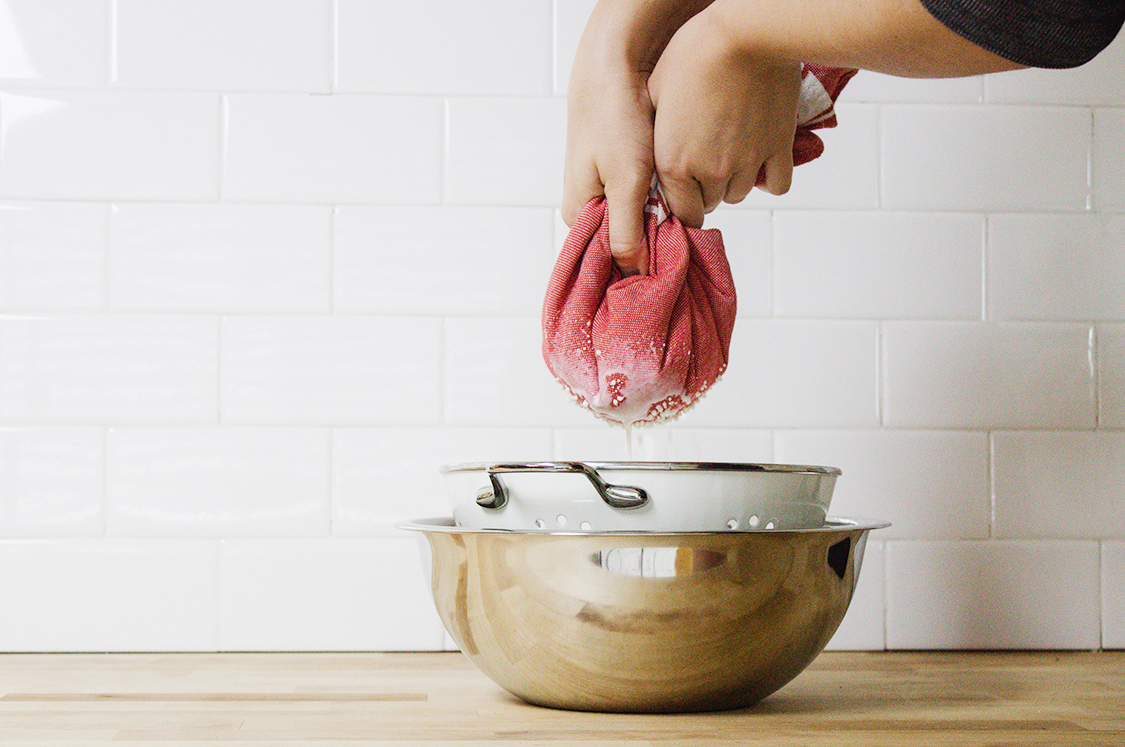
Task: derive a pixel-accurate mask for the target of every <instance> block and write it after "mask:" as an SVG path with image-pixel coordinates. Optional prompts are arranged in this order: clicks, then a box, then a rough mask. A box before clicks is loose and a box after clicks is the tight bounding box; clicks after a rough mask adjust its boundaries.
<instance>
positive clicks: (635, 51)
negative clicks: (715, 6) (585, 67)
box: [580, 0, 712, 74]
mask: <svg viewBox="0 0 1125 747" xmlns="http://www.w3.org/2000/svg"><path fill="white" fill-rule="evenodd" d="M711 2H712V0H600V1H599V2H598V4H597V6H595V8H594V10H593V12H592V13H591V15H590V20H589V21H588V22H587V24H586V29H585V31H584V32H583V34H582V40H581V41H580V54H586V55H589V57H590V59H592V60H597V61H598V64H600V65H602V66H604V67H606V68H609V69H619V70H626V71H628V72H634V73H636V72H639V73H643V74H647V73H649V72H651V71H652V69H653V68H654V67H655V66H656V61H657V60H658V59H659V58H660V54H661V53H662V52H663V51H664V47H665V46H667V44H668V41H669V40H670V39H671V38H672V35H673V34H675V33H676V30H677V29H679V28H680V26H682V25H683V24H684V23H685V22H687V20H688V19H690V18H691V17H692V16H694V15H695V14H696V13H698V12H699V11H701V10H703V9H704V8H706V7H707V6H708V5H710V4H711Z"/></svg>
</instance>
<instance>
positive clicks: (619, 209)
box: [562, 61, 655, 275]
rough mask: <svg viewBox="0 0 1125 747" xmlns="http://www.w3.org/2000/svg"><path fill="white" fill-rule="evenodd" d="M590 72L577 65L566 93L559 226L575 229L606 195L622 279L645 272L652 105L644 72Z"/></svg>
mask: <svg viewBox="0 0 1125 747" xmlns="http://www.w3.org/2000/svg"><path fill="white" fill-rule="evenodd" d="M588 68H589V66H587V65H583V64H582V63H581V62H579V61H576V62H575V68H574V71H573V72H572V74H571V80H570V90H569V92H568V95H567V134H566V161H565V164H564V171H563V174H564V176H563V203H562V211H563V220H565V221H566V223H567V225H572V224H573V223H574V220H575V219H576V218H577V217H578V214H579V213H580V212H581V211H582V208H583V207H584V206H585V205H586V203H587V202H589V201H590V200H591V199H593V198H595V197H599V196H601V195H605V198H606V212H607V218H608V222H609V245H610V251H611V252H612V254H613V259H614V262H615V263H616V264H617V267H618V269H619V270H621V273H622V274H623V275H636V274H645V273H647V272H648V243H647V241H646V240H645V231H644V205H645V200H646V199H647V198H648V192H649V187H650V185H651V182H652V174H653V171H654V168H655V166H654V163H653V155H652V153H653V151H652V119H653V109H652V103H651V101H650V100H649V96H648V91H647V89H646V87H645V82H644V81H645V79H644V76H643V75H642V74H627V73H626V74H622V73H621V72H616V73H609V74H608V75H607V72H606V71H605V70H604V69H600V70H599V69H594V70H591V69H588ZM607 77H608V78H609V79H608V80H607V79H606V78H607Z"/></svg>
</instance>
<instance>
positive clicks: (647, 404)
mask: <svg viewBox="0 0 1125 747" xmlns="http://www.w3.org/2000/svg"><path fill="white" fill-rule="evenodd" d="M855 72H856V71H855V70H848V69H841V68H826V67H820V66H815V65H805V66H804V67H803V69H802V85H801V94H800V99H799V105H798V111H797V124H798V127H797V133H796V136H795V138H794V141H793V162H794V165H799V164H802V163H807V162H808V161H811V160H813V159H814V158H817V157H818V156H819V155H820V154H821V153H822V152H823V150H824V143H823V141H821V139H820V137H818V136H817V135H816V134H815V133H814V132H813V130H816V129H820V128H822V127H834V126H835V125H836V114H835V108H834V105H835V101H836V98H837V96H839V94H840V91H841V90H843V88H844V85H845V84H846V83H847V81H848V80H849V79H850V78H851V77H852V76H853V75H854V74H855ZM645 237H646V240H647V242H648V250H649V267H648V275H636V276H632V277H622V276H621V273H620V271H619V270H618V269H617V267H616V265H615V264H614V262H613V256H612V254H611V253H610V248H609V221H608V220H607V216H606V203H605V199H604V198H602V197H599V198H595V199H593V200H591V201H590V202H589V203H587V205H586V206H585V207H584V208H583V210H582V212H581V214H580V215H579V216H578V218H577V220H576V221H575V222H574V225H573V226H571V229H570V233H569V234H568V235H567V238H566V242H565V243H564V245H563V248H562V251H561V252H560V254H559V257H558V260H557V261H556V263H555V268H554V271H553V272H552V274H551V278H550V280H549V282H548V285H547V292H546V295H545V297H544V301H543V316H542V323H543V359H544V361H545V362H546V364H547V367H548V369H550V371H551V373H552V374H553V375H554V376H555V378H556V379H558V381H559V382H560V383H561V384H562V385H563V386H564V387H565V388H566V389H567V390H568V391H569V392H570V393H571V394H572V395H573V396H574V397H575V399H576V400H577V402H578V403H579V404H580V405H582V406H583V407H586V408H588V409H589V410H590V411H591V412H593V413H594V414H595V415H597V416H598V417H600V418H602V419H604V420H606V421H608V422H610V423H615V424H619V425H626V426H631V425H643V424H652V423H659V422H661V421H664V420H669V419H672V418H675V417H678V416H679V415H680V414H681V413H683V412H684V411H685V410H687V409H688V408H690V407H691V406H692V405H693V404H695V403H696V402H697V401H698V400H699V398H700V397H702V396H703V395H704V394H705V393H706V392H707V390H708V389H709V388H710V387H711V386H712V385H713V384H714V383H715V382H716V381H718V379H719V377H720V376H722V374H723V372H724V371H725V370H726V367H727V361H728V359H729V353H730V341H731V336H732V333H733V330H734V321H735V314H736V309H737V300H736V294H735V288H734V279H733V277H732V275H731V270H730V265H729V263H728V262H727V256H726V251H725V249H724V247H723V238H722V235H721V234H720V232H719V231H718V230H716V229H701V228H691V227H688V226H685V225H684V224H683V223H681V222H680V220H679V219H678V218H676V217H675V216H674V215H670V214H669V213H668V210H667V205H666V204H665V202H664V198H663V195H662V194H661V192H660V188H659V185H656V184H654V186H653V189H652V192H651V193H650V194H649V198H648V201H647V203H646V205H645Z"/></svg>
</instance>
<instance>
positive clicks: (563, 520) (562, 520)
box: [555, 514, 566, 527]
mask: <svg viewBox="0 0 1125 747" xmlns="http://www.w3.org/2000/svg"><path fill="white" fill-rule="evenodd" d="M555 521H557V522H558V523H559V526H560V527H565V526H566V517H565V516H563V515H562V514H559V515H558V516H557V517H555Z"/></svg>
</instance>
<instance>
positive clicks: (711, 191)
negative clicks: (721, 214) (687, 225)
mask: <svg viewBox="0 0 1125 747" xmlns="http://www.w3.org/2000/svg"><path fill="white" fill-rule="evenodd" d="M699 189H700V191H701V192H702V194H703V212H704V213H710V212H711V211H713V210H714V209H715V208H717V207H718V206H719V205H721V204H722V202H723V196H724V195H726V193H727V182H726V180H722V181H719V180H704V181H701V182H699ZM697 227H698V226H697Z"/></svg>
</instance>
